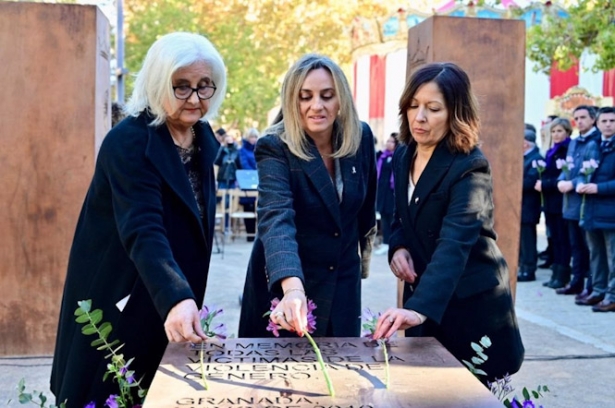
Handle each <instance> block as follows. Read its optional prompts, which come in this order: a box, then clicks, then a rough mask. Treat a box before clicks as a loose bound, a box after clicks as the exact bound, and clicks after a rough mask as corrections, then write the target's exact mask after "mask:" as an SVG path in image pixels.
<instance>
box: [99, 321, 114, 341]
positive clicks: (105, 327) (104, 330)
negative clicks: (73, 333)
mask: <svg viewBox="0 0 615 408" xmlns="http://www.w3.org/2000/svg"><path fill="white" fill-rule="evenodd" d="M111 330H113V328H112V327H111V323H109V322H104V323H103V324H101V325H100V327H99V328H98V331H100V334H99V336H100V338H101V339H105V340H107V338H108V337H109V334H110V333H111Z"/></svg>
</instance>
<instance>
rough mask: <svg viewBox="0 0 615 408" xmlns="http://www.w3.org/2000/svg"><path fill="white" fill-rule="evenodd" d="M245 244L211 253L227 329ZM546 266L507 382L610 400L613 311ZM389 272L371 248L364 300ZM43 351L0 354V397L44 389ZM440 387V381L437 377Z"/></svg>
mask: <svg viewBox="0 0 615 408" xmlns="http://www.w3.org/2000/svg"><path fill="white" fill-rule="evenodd" d="M539 232H540V241H539V248H544V246H545V242H544V231H542V229H539ZM250 248H251V245H250V244H248V243H245V242H235V243H232V244H227V245H226V248H225V251H224V256H222V255H220V254H215V255H213V256H212V267H211V272H210V273H211V275H210V279H209V282H210V284H209V287H208V289H207V293H206V295H205V299H206V304H208V305H216V306H221V307H223V308H224V310H225V313H226V318H225V320H226V322H227V323H228V324H229V326H230V327H231V329H230V331H231V332H235V333H236V330H237V321H238V317H239V302H238V298H239V295H240V293H241V292H242V288H243V280H244V275H245V267H246V263H247V259H248V256H249V252H250ZM549 276H550V271H547V270H539V271H538V280H537V281H536V282H523V283H519V284H518V286H517V314H518V317H519V324H520V326H521V331H522V336H523V340H524V343H525V347H526V359H525V362H524V364H523V367H522V368H521V371H520V372H519V373H517V374H516V375H514V376H513V381H512V384H513V386H514V387H515V389H516V392H518V393H519V394H520V391H521V389H522V388H523V387H529V388H535V387H536V386H538V385H547V386H548V387H549V388H550V390H551V392H550V393H548V394H546V395H545V397H544V399H541V400H539V402H540V403H541V404H542V405H544V407H545V408H573V407H575V408H576V407H584V408H602V407H604V408H611V407H615V392H613V388H611V387H613V385H612V380H613V378H615V313H606V314H601V313H593V312H592V311H591V309H590V308H587V307H581V306H576V305H575V304H574V300H573V299H572V296H561V295H556V294H555V293H554V291H553V290H551V289H546V288H543V286H542V285H541V283H542V282H543V281H545V280H547V279H548V278H549ZM395 302H396V298H395V280H394V279H393V278H392V275H391V274H390V272H389V270H388V267H387V264H386V256H374V257H373V259H372V274H371V276H370V278H369V279H367V280H366V281H364V286H363V306H364V307H369V308H371V309H372V310H384V309H386V308H387V307H391V306H394V305H395ZM50 367H51V358H50V357H49V356H38V357H20V356H15V357H2V358H0V405H4V404H5V401H7V400H9V399H13V402H12V403H11V404H9V405H10V406H17V405H19V404H18V402H17V401H15V396H16V391H15V387H16V385H17V383H18V381H19V379H20V378H25V379H26V385H27V387H28V388H29V389H30V390H32V389H36V390H39V391H40V390H43V391H44V392H46V393H47V394H48V395H49V391H48V382H49V372H50V369H51V368H50ZM442 388H443V391H444V390H445V388H446V384H442Z"/></svg>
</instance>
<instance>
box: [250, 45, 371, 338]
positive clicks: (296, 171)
mask: <svg viewBox="0 0 615 408" xmlns="http://www.w3.org/2000/svg"><path fill="white" fill-rule="evenodd" d="M281 99H282V110H281V113H280V114H279V115H278V118H277V123H275V124H273V125H272V126H271V127H270V128H269V129H267V130H266V131H265V132H264V136H263V137H261V138H260V139H258V142H257V144H256V150H255V156H256V162H257V169H258V176H259V187H258V191H259V198H258V208H257V212H258V227H257V228H258V233H257V238H256V241H255V243H254V248H253V250H252V255H251V258H250V263H249V266H248V272H247V276H246V284H245V288H244V296H243V304H242V309H241V318H240V323H239V336H240V337H268V336H271V333H270V332H268V331H266V326H267V321H266V320H265V319H263V317H262V316H263V313H265V312H266V311H268V310H269V308H270V305H271V303H270V302H271V300H272V299H274V298H279V299H280V300H281V301H280V303H279V304H277V306H276V307H275V309H274V310H273V313H272V315H271V320H272V321H273V322H274V323H275V324H276V325H278V326H280V327H282V328H284V329H286V330H290V331H294V332H296V333H297V334H299V335H302V334H303V333H304V332H305V330H306V327H307V317H306V316H307V301H306V299H307V298H309V299H311V300H313V301H314V302H315V303H316V305H317V309H316V310H315V311H314V315H315V316H316V318H317V329H316V332H315V333H314V334H315V335H316V336H332V337H356V336H359V334H360V320H359V318H358V316H359V315H360V314H361V276H367V273H368V267H369V259H370V253H371V241H372V238H373V235H374V233H375V225H376V217H375V213H376V211H375V198H376V165H375V164H376V163H375V152H374V137H373V135H372V132H371V130H370V128H369V126H367V124H364V123H361V122H360V121H359V118H358V115H357V112H356V109H355V107H354V104H353V101H352V95H351V92H350V87H349V85H348V81H347V80H346V77H345V76H344V74H343V72H342V70H341V69H340V68H339V66H338V65H337V64H335V63H334V62H333V61H331V60H330V59H329V58H327V57H325V56H322V55H316V54H309V55H306V56H304V57H302V58H301V59H299V61H297V62H296V63H295V64H294V65H293V66H292V67H291V69H290V70H289V71H288V73H287V74H286V77H285V78H284V82H283V84H282V95H281ZM358 248H360V251H359V250H358Z"/></svg>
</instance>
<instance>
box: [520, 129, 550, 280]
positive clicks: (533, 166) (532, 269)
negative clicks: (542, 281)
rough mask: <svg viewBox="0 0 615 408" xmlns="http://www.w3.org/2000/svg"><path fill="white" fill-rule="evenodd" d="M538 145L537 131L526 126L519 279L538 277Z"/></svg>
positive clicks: (540, 157)
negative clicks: (536, 186)
mask: <svg viewBox="0 0 615 408" xmlns="http://www.w3.org/2000/svg"><path fill="white" fill-rule="evenodd" d="M543 160H544V159H543V157H542V156H541V155H540V151H539V150H538V147H537V146H536V132H534V131H533V130H531V129H525V134H524V138H523V191H522V199H521V234H520V235H521V240H520V244H519V272H518V273H517V281H518V282H528V281H533V280H536V268H537V263H538V251H537V249H536V225H538V222H539V221H540V210H541V202H540V193H539V192H538V191H536V189H534V186H535V185H536V181H538V178H539V167H540V166H541V164H540V163H541V162H542V161H543Z"/></svg>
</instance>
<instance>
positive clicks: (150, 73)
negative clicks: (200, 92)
mask: <svg viewBox="0 0 615 408" xmlns="http://www.w3.org/2000/svg"><path fill="white" fill-rule="evenodd" d="M196 62H205V63H206V64H207V65H209V67H210V68H211V70H212V80H213V82H214V84H215V85H216V88H217V89H216V93H215V94H214V96H213V97H212V98H211V99H210V100H209V109H208V110H207V113H206V114H205V115H204V116H203V117H202V118H201V121H203V122H206V121H209V120H211V119H213V118H215V117H216V115H217V114H218V109H219V108H220V105H222V100H223V99H224V96H225V95H226V68H225V66H224V62H223V61H222V57H221V56H220V53H218V51H217V50H216V48H215V47H214V46H213V44H212V43H211V42H210V41H209V40H208V39H207V38H205V37H203V36H202V35H199V34H192V33H182V32H178V33H171V34H166V35H164V36H162V37H160V38H159V39H158V40H156V42H154V44H152V46H151V47H150V49H149V51H147V55H146V56H145V60H144V61H143V67H142V68H141V71H139V73H138V74H137V76H136V80H135V84H134V90H133V92H132V95H131V97H130V100H129V101H128V102H127V104H126V113H127V114H129V115H132V116H138V115H139V114H140V113H141V112H143V111H144V110H148V111H149V112H150V113H151V114H152V115H153V116H154V120H153V122H152V125H161V124H163V123H164V122H165V121H166V119H167V113H166V112H165V110H164V104H165V102H168V101H171V100H173V99H174V98H175V96H174V94H173V83H172V79H171V78H172V77H173V74H174V73H175V72H176V71H177V70H178V69H180V68H184V67H187V66H190V65H192V64H194V63H196Z"/></svg>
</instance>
